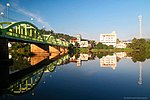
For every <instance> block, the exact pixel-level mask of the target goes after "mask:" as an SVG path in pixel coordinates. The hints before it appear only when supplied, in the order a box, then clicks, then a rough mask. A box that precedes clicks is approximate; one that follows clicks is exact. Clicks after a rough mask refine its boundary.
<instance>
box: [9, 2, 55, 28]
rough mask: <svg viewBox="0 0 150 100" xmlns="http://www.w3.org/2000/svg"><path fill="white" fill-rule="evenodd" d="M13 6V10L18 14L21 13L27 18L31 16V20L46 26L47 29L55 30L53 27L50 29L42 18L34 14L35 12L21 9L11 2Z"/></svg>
mask: <svg viewBox="0 0 150 100" xmlns="http://www.w3.org/2000/svg"><path fill="white" fill-rule="evenodd" d="M11 5H12V6H13V8H14V9H15V11H16V12H19V13H21V14H24V15H25V16H30V17H31V18H33V19H34V20H36V21H37V22H38V23H40V24H41V25H42V26H45V27H46V28H50V29H52V30H54V29H53V28H52V27H50V25H49V23H48V22H46V21H44V20H43V19H42V17H41V16H39V15H37V14H35V13H33V12H30V11H28V10H26V9H24V8H21V7H19V6H18V5H17V4H16V3H14V2H11Z"/></svg>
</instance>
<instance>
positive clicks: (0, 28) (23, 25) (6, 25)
mask: <svg viewBox="0 0 150 100" xmlns="http://www.w3.org/2000/svg"><path fill="white" fill-rule="evenodd" d="M0 37H1V38H6V39H12V40H16V41H17V40H18V41H23V42H29V43H38V44H48V45H52V46H63V47H68V46H69V43H68V42H67V41H63V40H60V39H58V38H56V36H54V35H45V34H44V33H42V32H41V31H40V30H39V29H38V28H37V27H36V26H35V25H34V24H32V23H30V22H26V21H20V22H0Z"/></svg>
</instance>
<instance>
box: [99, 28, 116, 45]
mask: <svg viewBox="0 0 150 100" xmlns="http://www.w3.org/2000/svg"><path fill="white" fill-rule="evenodd" d="M100 42H101V43H102V44H106V45H108V46H109V45H113V47H116V42H117V34H116V32H115V31H113V32H112V33H111V34H100Z"/></svg>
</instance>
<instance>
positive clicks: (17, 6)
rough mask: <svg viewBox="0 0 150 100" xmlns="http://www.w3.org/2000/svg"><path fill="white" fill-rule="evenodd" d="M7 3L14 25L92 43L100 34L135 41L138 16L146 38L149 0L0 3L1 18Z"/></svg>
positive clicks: (2, 0) (149, 24)
mask: <svg viewBox="0 0 150 100" xmlns="http://www.w3.org/2000/svg"><path fill="white" fill-rule="evenodd" d="M7 2H9V3H10V7H9V17H10V18H11V19H15V21H30V22H32V23H34V24H35V25H36V26H38V27H39V28H42V27H44V28H46V29H47V30H49V29H50V30H51V29H52V30H54V31H55V32H61V33H65V34H68V35H72V36H76V34H81V35H82V38H84V39H92V40H96V41H99V38H100V34H102V33H111V32H112V31H116V33H117V37H118V38H119V39H121V40H127V39H132V38H133V37H136V38H138V37H139V21H138V16H139V15H142V17H143V19H142V29H143V31H142V33H143V34H142V36H143V37H150V13H149V12H150V6H149V5H150V0H0V12H2V11H3V12H4V15H5V16H6V11H7V9H6V6H5V5H6V3H7ZM0 18H1V17H0ZM31 18H34V20H30V19H31ZM0 20H2V18H1V19H0ZM5 20H6V19H5Z"/></svg>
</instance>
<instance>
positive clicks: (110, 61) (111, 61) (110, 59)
mask: <svg viewBox="0 0 150 100" xmlns="http://www.w3.org/2000/svg"><path fill="white" fill-rule="evenodd" d="M100 66H101V67H104V68H108V67H111V68H112V69H113V70H115V69H116V66H117V57H116V55H115V54H113V55H107V56H103V57H102V58H101V59H100Z"/></svg>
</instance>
